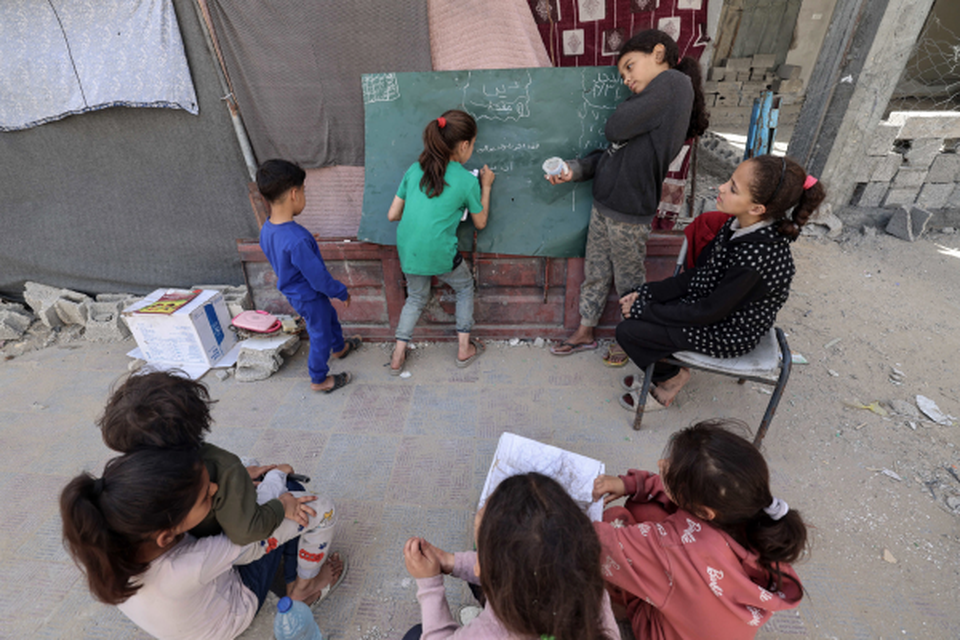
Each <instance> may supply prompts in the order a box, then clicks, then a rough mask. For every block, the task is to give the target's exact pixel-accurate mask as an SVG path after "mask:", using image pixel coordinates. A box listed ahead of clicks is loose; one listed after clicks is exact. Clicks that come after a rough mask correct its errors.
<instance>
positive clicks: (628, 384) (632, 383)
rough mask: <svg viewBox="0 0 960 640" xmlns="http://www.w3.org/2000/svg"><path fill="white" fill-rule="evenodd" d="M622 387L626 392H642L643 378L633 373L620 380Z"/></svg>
mask: <svg viewBox="0 0 960 640" xmlns="http://www.w3.org/2000/svg"><path fill="white" fill-rule="evenodd" d="M620 386H621V387H622V388H623V390H624V391H640V388H641V387H642V386H643V378H642V377H641V376H638V375H637V374H635V373H631V374H628V375H625V376H623V377H622V378H620Z"/></svg>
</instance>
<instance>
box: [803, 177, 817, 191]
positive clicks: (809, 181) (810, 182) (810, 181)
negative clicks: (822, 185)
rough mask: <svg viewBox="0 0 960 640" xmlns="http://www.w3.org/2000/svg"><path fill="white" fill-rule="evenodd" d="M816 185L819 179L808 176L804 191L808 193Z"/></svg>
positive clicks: (804, 183) (804, 182)
mask: <svg viewBox="0 0 960 640" xmlns="http://www.w3.org/2000/svg"><path fill="white" fill-rule="evenodd" d="M815 184H817V179H816V178H814V177H813V176H807V179H806V180H804V181H803V190H804V191H806V190H807V189H809V188H810V187H812V186H813V185H815Z"/></svg>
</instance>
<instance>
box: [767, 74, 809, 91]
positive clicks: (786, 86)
mask: <svg viewBox="0 0 960 640" xmlns="http://www.w3.org/2000/svg"><path fill="white" fill-rule="evenodd" d="M772 88H773V90H774V91H776V92H777V93H800V92H801V91H803V80H802V79H801V78H794V79H793V80H784V79H782V78H781V79H779V80H776V81H775V82H774V83H773V87H772Z"/></svg>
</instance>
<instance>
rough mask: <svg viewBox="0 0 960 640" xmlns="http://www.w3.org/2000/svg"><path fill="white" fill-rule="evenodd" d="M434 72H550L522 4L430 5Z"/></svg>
mask: <svg viewBox="0 0 960 640" xmlns="http://www.w3.org/2000/svg"><path fill="white" fill-rule="evenodd" d="M427 7H428V10H429V15H430V53H431V56H432V58H433V70H434V71H458V70H461V69H510V68H522V67H549V66H551V64H550V58H549V57H548V56H547V49H546V47H544V45H543V40H542V39H541V38H540V33H539V32H538V31H537V25H536V23H534V21H533V15H532V14H531V13H530V9H529V8H528V7H527V6H526V4H524V3H523V2H517V1H516V0H429V1H428V3H427Z"/></svg>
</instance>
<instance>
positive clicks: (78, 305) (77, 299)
mask: <svg viewBox="0 0 960 640" xmlns="http://www.w3.org/2000/svg"><path fill="white" fill-rule="evenodd" d="M91 302H93V299H92V298H90V296H86V295H83V294H82V293H77V292H76V291H70V290H68V289H63V290H62V293H61V295H60V297H59V298H58V299H57V301H56V302H55V303H54V306H55V307H56V308H57V315H58V316H60V320H62V321H63V324H66V325H71V324H76V325H80V326H81V327H82V326H84V325H86V324H87V306H88V305H89V304H90V303H91Z"/></svg>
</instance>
